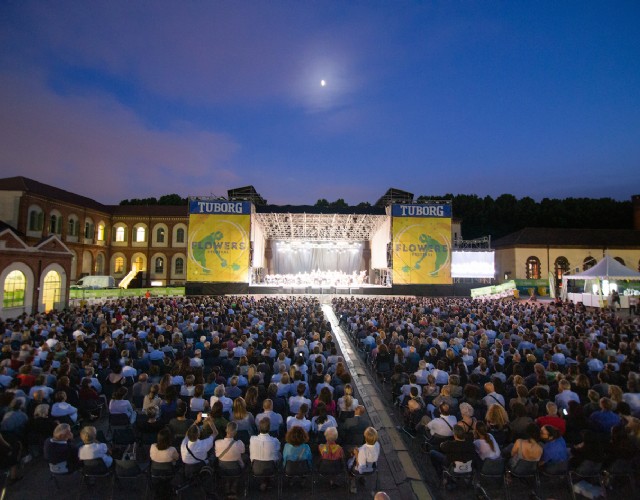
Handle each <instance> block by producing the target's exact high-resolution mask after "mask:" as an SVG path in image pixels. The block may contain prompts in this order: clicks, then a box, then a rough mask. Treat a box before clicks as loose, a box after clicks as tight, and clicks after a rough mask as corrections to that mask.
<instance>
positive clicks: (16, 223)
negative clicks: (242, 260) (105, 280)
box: [0, 177, 188, 315]
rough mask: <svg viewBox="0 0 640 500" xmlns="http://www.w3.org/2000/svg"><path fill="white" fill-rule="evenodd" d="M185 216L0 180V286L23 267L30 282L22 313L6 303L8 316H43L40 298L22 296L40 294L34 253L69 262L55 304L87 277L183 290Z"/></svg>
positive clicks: (172, 209) (22, 180)
mask: <svg viewBox="0 0 640 500" xmlns="http://www.w3.org/2000/svg"><path fill="white" fill-rule="evenodd" d="M187 212H188V210H187V207H186V206H119V205H103V204H101V203H99V202H97V201H95V200H93V199H91V198H87V197H85V196H81V195H78V194H75V193H71V192H69V191H65V190H63V189H59V188H56V187H54V186H49V185H47V184H43V183H41V182H38V181H35V180H33V179H28V178H26V177H9V178H4V179H0V221H3V225H2V227H1V229H2V233H0V234H2V235H3V239H2V240H1V241H3V242H4V243H0V273H1V274H0V285H1V284H3V283H5V278H6V276H7V275H9V274H10V273H11V272H12V271H13V270H18V267H20V266H25V267H24V268H23V270H24V271H26V268H29V269H31V270H32V271H31V274H30V273H26V274H25V273H23V274H25V277H24V278H25V280H26V284H25V287H26V288H25V298H24V301H23V303H22V305H20V306H18V305H16V303H15V301H12V302H11V304H13V306H14V307H11V308H10V309H11V310H12V311H13V310H15V309H16V308H20V307H22V308H23V310H24V311H26V312H28V313H30V312H32V310H42V309H44V308H45V306H44V302H43V297H41V296H39V295H34V296H33V297H31V293H30V292H29V293H27V289H28V290H31V291H34V290H35V291H37V290H38V289H39V288H42V287H41V286H35V283H36V281H34V280H36V277H37V276H39V274H38V273H35V272H34V271H33V269H37V266H38V265H42V264H43V263H44V262H45V260H46V259H45V256H44V255H40V253H42V252H57V251H58V250H56V249H54V248H53V247H54V246H55V245H58V246H59V248H60V249H63V250H64V252H66V253H65V255H67V257H66V258H67V259H68V261H69V262H68V264H66V263H63V264H61V266H60V267H61V269H60V272H61V280H60V283H61V284H60V291H59V293H58V296H59V297H60V299H61V303H65V301H66V297H68V289H69V286H70V285H72V284H74V283H75V282H76V281H77V280H78V279H79V278H81V277H83V276H87V275H111V276H114V277H115V278H116V282H117V283H118V282H120V281H121V280H122V279H123V278H125V277H126V276H127V275H129V273H131V276H133V275H135V279H136V280H137V281H138V285H139V286H149V285H150V284H151V282H152V281H153V282H157V284H159V285H162V286H164V285H183V284H184V282H185V278H186V264H187V257H186V255H187V254H186V249H187V225H188V213H187ZM18 242H20V243H18ZM54 242H55V243H54ZM20 245H21V246H22V247H23V248H22V249H21V250H20V252H18V250H16V248H14V247H17V246H20ZM26 249H28V250H26ZM61 251H62V250H61ZM61 251H60V252H61ZM60 252H59V253H60ZM60 255H61V254H60ZM36 261H42V262H41V263H40V264H37V263H36ZM63 261H64V258H63ZM61 262H62V261H61ZM34 266H35V267H34ZM43 269H44V268H43ZM62 271H64V276H62ZM3 291H4V288H2V289H0V292H3ZM33 293H35V292H33ZM29 297H31V298H29ZM49 302H50V301H49ZM56 303H58V302H56ZM6 304H9V302H8V301H7V302H6ZM2 305H3V306H4V305H5V301H3V303H2ZM3 308H4V307H3ZM49 308H50V307H49ZM4 314H5V315H6V312H5V313H4Z"/></svg>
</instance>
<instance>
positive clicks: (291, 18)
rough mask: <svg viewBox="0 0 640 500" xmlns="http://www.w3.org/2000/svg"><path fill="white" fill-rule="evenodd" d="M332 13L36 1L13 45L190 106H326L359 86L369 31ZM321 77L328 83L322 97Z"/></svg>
mask: <svg viewBox="0 0 640 500" xmlns="http://www.w3.org/2000/svg"><path fill="white" fill-rule="evenodd" d="M326 10H327V9H323V7H322V6H321V5H320V4H317V5H314V4H304V6H303V7H302V8H301V7H300V6H297V5H296V3H287V2H282V3H275V4H274V3H265V4H260V3H255V2H252V3H236V2H234V3H233V4H226V3H223V2H215V3H214V2H211V3H202V2H179V3H176V2H173V1H161V0H157V1H154V2H135V3H131V2H106V3H105V2H86V1H81V2H74V1H68V2H64V3H61V4H58V3H56V4H47V3H31V4H28V5H27V6H26V7H24V8H23V10H21V12H20V21H21V22H20V23H16V25H15V26H13V27H12V29H11V31H10V33H11V34H10V39H11V40H13V41H14V42H16V43H15V46H16V47H18V48H19V51H20V52H21V53H22V54H26V55H28V56H29V57H30V58H32V59H33V60H37V61H39V62H43V61H45V60H47V59H51V60H52V61H54V62H58V63H62V64H68V65H71V66H74V67H75V66H80V67H86V68H94V69H98V70H100V71H104V72H106V73H107V74H110V75H115V76H117V77H119V78H124V79H127V80H132V81H135V82H137V84H138V85H139V86H140V87H141V88H143V89H144V90H145V91H149V92H152V93H154V94H156V95H159V96H162V97H165V98H170V99H178V100H180V101H182V102H187V103H189V104H198V105H202V104H205V105H207V104H209V105H211V104H229V103H230V101H232V102H233V103H235V104H237V103H241V104H243V105H247V104H251V103H255V102H264V101H266V100H267V99H273V98H277V99H281V100H282V101H284V102H289V103H292V104H294V105H302V106H303V107H305V108H308V109H310V110H315V109H326V108H327V107H328V106H329V105H330V104H331V103H333V102H342V99H341V97H342V96H344V95H345V94H348V93H349V92H351V91H352V90H353V89H354V88H355V87H356V86H357V85H358V84H359V83H358V78H356V75H355V74H354V72H353V68H352V65H353V64H354V63H355V62H357V61H358V60H359V59H361V58H362V55H363V54H365V53H366V50H365V49H364V47H365V46H366V40H367V39H368V33H371V32H372V31H373V29H370V30H369V29H365V28H362V27H360V26H359V25H362V23H363V20H362V18H361V17H359V16H352V22H351V23H349V22H346V21H345V22H338V23H336V22H335V19H332V20H333V22H332V23H331V28H330V30H328V29H327V25H328V24H329V23H325V22H324V21H325V20H328V16H331V13H330V12H326ZM353 11H354V9H351V12H352V13H353ZM357 12H361V9H357ZM365 12H366V11H365ZM342 14H344V15H345V16H346V17H347V18H349V11H348V10H347V11H346V12H343V13H342ZM365 24H366V23H365ZM25 26H28V28H25ZM361 67H362V65H361ZM322 78H325V79H327V80H328V81H329V82H330V85H329V86H328V89H327V91H326V92H324V93H322V94H320V93H318V92H315V91H316V90H317V89H316V87H319V82H320V79H322Z"/></svg>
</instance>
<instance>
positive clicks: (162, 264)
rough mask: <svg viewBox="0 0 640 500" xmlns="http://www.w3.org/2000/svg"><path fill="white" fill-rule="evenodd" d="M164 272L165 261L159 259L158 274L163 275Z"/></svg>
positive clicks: (157, 260)
mask: <svg viewBox="0 0 640 500" xmlns="http://www.w3.org/2000/svg"><path fill="white" fill-rule="evenodd" d="M163 272H164V259H163V258H162V257H158V258H157V259H156V273H157V274H162V273H163Z"/></svg>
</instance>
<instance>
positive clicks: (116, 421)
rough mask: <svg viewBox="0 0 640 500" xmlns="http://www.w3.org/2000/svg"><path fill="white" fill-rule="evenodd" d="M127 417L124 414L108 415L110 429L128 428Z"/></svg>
mask: <svg viewBox="0 0 640 500" xmlns="http://www.w3.org/2000/svg"><path fill="white" fill-rule="evenodd" d="M129 424H130V422H129V415H127V414H126V413H109V425H110V426H111V427H128V426H129Z"/></svg>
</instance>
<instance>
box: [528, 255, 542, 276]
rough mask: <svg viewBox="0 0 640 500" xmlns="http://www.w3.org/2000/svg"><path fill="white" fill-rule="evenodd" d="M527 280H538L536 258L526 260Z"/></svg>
mask: <svg viewBox="0 0 640 500" xmlns="http://www.w3.org/2000/svg"><path fill="white" fill-rule="evenodd" d="M526 276H527V279H531V280H539V279H540V259H538V257H529V258H528V259H527V273H526Z"/></svg>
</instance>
